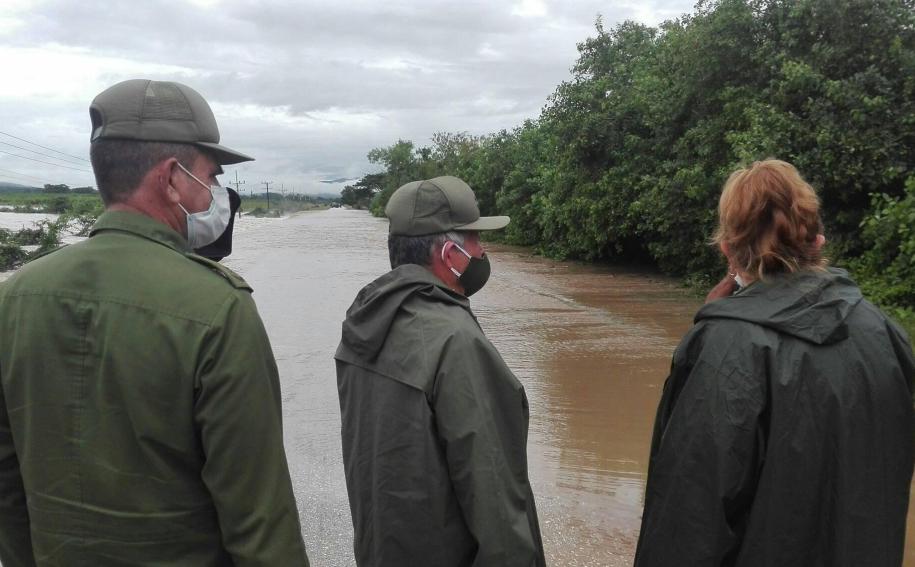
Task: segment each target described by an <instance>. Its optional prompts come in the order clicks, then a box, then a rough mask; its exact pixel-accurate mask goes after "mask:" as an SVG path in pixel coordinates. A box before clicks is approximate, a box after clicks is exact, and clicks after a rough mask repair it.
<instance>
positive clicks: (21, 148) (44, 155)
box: [0, 140, 82, 165]
mask: <svg viewBox="0 0 915 567" xmlns="http://www.w3.org/2000/svg"><path fill="white" fill-rule="evenodd" d="M0 144H3V145H4V146H10V147H12V148H16V149H17V150H25V151H27V152H32V153H33V154H38V155H40V156H43V157H46V158H48V159H56V160H57V161H62V162H64V163H69V164H70V165H82V164H81V163H73V162H72V161H66V160H65V159H64V158H59V157H57V156H51V155H48V154H43V153H41V152H39V151H36V150H32V149H29V148H23V147H22V146H17V145H16V144H10V143H9V142H4V141H2V140H0Z"/></svg>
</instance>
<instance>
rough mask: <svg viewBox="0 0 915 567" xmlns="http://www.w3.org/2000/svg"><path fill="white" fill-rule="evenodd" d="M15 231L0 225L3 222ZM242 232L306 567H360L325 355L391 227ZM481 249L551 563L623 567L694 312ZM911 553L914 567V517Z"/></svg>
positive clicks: (364, 221)
mask: <svg viewBox="0 0 915 567" xmlns="http://www.w3.org/2000/svg"><path fill="white" fill-rule="evenodd" d="M21 221H22V217H21V216H17V215H14V214H13V213H0V224H2V223H3V222H12V223H20V222H21ZM17 226H18V225H17ZM235 227H236V229H235V230H236V237H235V251H234V253H233V255H232V256H231V257H230V258H228V259H227V260H226V261H225V263H226V264H227V265H229V266H230V267H232V268H233V269H235V270H236V271H238V272H239V273H241V274H242V275H243V276H244V277H245V278H246V279H247V280H248V282H249V283H251V285H252V286H253V287H254V290H255V292H254V297H255V299H256V301H257V305H258V309H259V310H260V313H261V316H262V318H263V319H264V322H265V325H266V327H267V331H268V333H269V334H270V340H271V342H272V344H273V349H274V353H275V355H276V359H277V364H278V366H279V370H280V377H281V380H282V388H283V412H284V416H285V443H286V452H287V456H288V458H289V465H290V471H291V474H292V477H293V484H294V487H295V493H296V498H297V500H298V505H299V513H300V516H301V521H302V528H303V532H304V536H305V542H306V545H307V546H308V554H309V556H310V558H311V559H312V564H313V565H315V566H320V567H325V566H326V567H350V566H353V565H354V564H355V562H354V560H353V552H352V537H353V530H352V523H351V519H350V512H349V504H348V502H347V496H346V486H345V483H344V478H343V462H342V454H341V446H340V410H339V405H338V401H337V386H336V376H335V373H334V363H333V353H334V350H335V349H336V347H337V342H338V341H339V338H340V324H341V322H342V321H343V317H344V314H345V312H346V309H347V307H349V305H350V303H351V302H352V300H353V298H354V297H355V295H356V293H357V292H358V291H359V289H361V288H362V286H364V285H365V284H366V283H368V282H370V281H371V280H373V279H374V278H376V277H378V276H379V275H381V274H383V273H385V272H387V271H388V269H389V265H388V260H387V244H386V238H387V222H386V221H384V220H380V219H375V218H372V217H371V216H370V215H368V213H365V212H359V211H344V210H336V209H335V210H329V211H321V212H312V213H305V214H300V215H297V216H294V217H291V218H287V219H256V218H248V217H245V218H242V219H241V220H239V221H237V222H236V224H235ZM488 248H489V252H490V255H491V258H492V263H493V275H492V278H491V280H490V283H489V284H488V285H487V286H486V287H485V288H483V290H482V291H480V292H479V293H478V294H477V295H475V296H474V297H473V299H472V306H473V309H474V311H475V313H476V314H477V315H478V317H479V320H480V324H481V325H482V327H483V329H484V330H485V331H486V333H487V335H488V336H489V338H490V339H491V340H492V342H493V343H494V344H495V345H496V347H497V348H498V349H499V351H500V352H501V353H502V355H503V357H504V358H505V360H506V362H507V363H508V365H509V366H510V367H511V368H512V370H514V372H515V374H516V375H517V376H518V378H519V379H520V380H521V381H522V382H523V383H524V386H525V388H526V389H527V393H528V397H529V399H530V405H531V408H530V409H531V431H530V442H529V447H528V455H529V460H530V469H531V471H530V476H531V483H532V484H533V487H534V493H535V495H536V498H537V506H538V511H539V514H540V522H541V530H542V533H543V540H544V546H545V548H546V553H547V559H548V563H549V564H550V565H552V566H558V567H567V566H568V567H574V566H595V567H597V566H600V567H612V566H617V565H631V563H632V556H633V553H634V550H635V543H636V540H637V538H638V530H639V522H640V517H641V508H642V498H643V490H644V483H645V475H646V471H647V466H648V463H647V458H648V449H649V443H650V439H651V428H652V425H653V423H654V415H655V409H656V407H657V403H658V400H659V398H660V395H661V387H662V385H663V382H664V379H665V378H666V376H667V371H668V368H669V365H670V357H671V354H672V352H673V349H674V347H675V346H676V344H677V343H678V342H679V340H680V337H681V336H682V335H683V334H684V333H685V332H686V331H687V330H688V329H689V327H690V325H691V321H692V316H693V314H694V313H695V311H696V309H697V308H698V307H699V301H698V300H696V299H695V298H694V297H691V296H690V295H688V294H687V293H686V292H685V291H684V290H683V289H682V288H680V287H679V286H678V285H677V283H676V282H675V281H674V280H670V279H668V278H664V277H660V276H658V275H657V274H653V273H651V272H638V271H633V270H622V269H613V268H608V267H600V266H589V265H585V264H577V263H570V262H555V261H552V260H548V259H544V258H540V257H536V256H534V255H532V254H531V253H530V251H529V250H526V249H523V248H515V247H506V246H495V245H492V246H489V247H488ZM6 275H7V274H0V281H2V280H3V279H5V276H6ZM906 543H907V546H906V559H905V563H904V564H905V565H907V566H910V567H915V506H913V505H910V507H909V522H908V538H907V542H906Z"/></svg>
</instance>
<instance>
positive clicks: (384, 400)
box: [335, 264, 544, 567]
mask: <svg viewBox="0 0 915 567" xmlns="http://www.w3.org/2000/svg"><path fill="white" fill-rule="evenodd" d="M335 358H336V360H337V384H338V387H339V393H340V411H341V414H342V420H343V428H342V429H343V431H342V433H343V462H344V468H345V472H346V485H347V489H348V492H349V501H350V508H351V510H352V514H353V526H354V528H355V552H356V562H357V563H358V564H359V565H360V566H361V567H366V566H382V565H384V566H391V567H411V566H427V565H429V566H431V565H434V566H436V567H451V566H454V567H458V566H475V567H480V566H500V567H503V566H504V567H510V566H518V567H522V566H523V567H531V566H541V565H544V558H543V544H542V542H541V540H540V528H539V525H538V522H537V511H536V509H535V507H534V496H533V493H532V492H531V486H530V483H529V482H528V474H527V428H528V404H527V397H526V396H525V394H524V388H523V387H522V386H521V383H520V382H518V380H517V378H515V376H514V375H513V374H512V373H511V371H510V370H509V369H508V367H507V366H506V365H505V362H504V361H503V360H502V357H501V356H499V353H498V352H497V351H496V349H495V347H493V345H492V344H491V343H490V342H489V340H488V339H487V338H486V337H485V336H484V335H483V331H482V330H481V329H480V326H479V325H478V324H477V321H476V318H475V317H474V316H473V313H471V311H470V304H469V302H468V301H467V298H465V297H464V296H462V295H459V294H457V293H454V292H453V291H451V290H449V289H448V288H447V287H445V285H444V284H442V282H441V281H439V280H438V279H437V278H436V277H435V276H434V275H432V274H431V273H430V272H429V271H428V270H426V269H425V268H422V267H420V266H417V265H412V264H411V265H404V266H400V267H398V268H396V269H394V270H392V271H391V272H389V273H388V274H386V275H384V276H382V277H380V278H379V279H377V280H375V281H374V282H372V283H371V284H369V285H368V286H366V287H365V288H364V289H363V290H362V291H361V292H360V293H359V295H358V296H357V297H356V300H355V302H354V303H353V305H352V307H350V309H349V311H348V312H347V318H346V321H345V322H344V323H343V339H342V341H341V343H340V347H339V348H338V350H337V354H336V357H335Z"/></svg>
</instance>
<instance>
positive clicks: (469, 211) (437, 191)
mask: <svg viewBox="0 0 915 567" xmlns="http://www.w3.org/2000/svg"><path fill="white" fill-rule="evenodd" d="M384 214H385V215H386V216H387V217H388V220H390V221H391V226H390V229H389V230H390V233H391V234H396V235H402V236H425V235H427V234H436V233H439V232H448V231H449V230H497V229H500V228H504V227H505V226H506V225H507V224H508V222H509V221H510V220H511V219H509V217H481V216H480V208H479V207H477V199H476V197H475V196H474V194H473V189H471V188H470V185H467V184H466V183H464V182H463V181H461V180H460V179H458V178H457V177H452V176H450V175H445V176H443V177H436V178H434V179H427V180H424V181H413V182H410V183H407V184H406V185H403V186H402V187H400V188H399V189H397V191H394V194H393V195H391V198H390V200H388V206H387V207H385V208H384Z"/></svg>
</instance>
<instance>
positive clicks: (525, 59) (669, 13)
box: [0, 0, 694, 193]
mask: <svg viewBox="0 0 915 567" xmlns="http://www.w3.org/2000/svg"><path fill="white" fill-rule="evenodd" d="M693 3H694V0H626V1H622V0H606V1H604V2H598V1H593V0H564V1H563V0H559V1H552V0H504V1H503V0H489V1H475V0H463V1H460V2H456V1H438V0H384V1H382V0H379V1H347V0H338V1H335V2H329V1H327V2H318V1H315V0H290V1H284V2H278V1H253V0H225V1H220V0H195V1H190V0H187V1H179V0H142V1H119V0H112V1H108V2H76V1H73V0H51V1H46V2H42V1H23V0H0V70H2V73H3V79H2V81H0V132H4V133H6V134H11V135H13V136H17V137H19V138H22V139H25V140H28V141H31V142H36V143H38V144H41V145H43V146H46V147H48V148H51V149H54V150H58V151H61V152H65V153H67V154H71V155H72V156H73V157H71V158H67V159H68V163H69V165H70V166H71V167H72V168H74V169H66V168H62V167H54V166H51V165H46V164H42V163H37V162H35V161H29V160H26V159H23V158H18V157H13V156H10V155H8V154H9V153H17V154H19V155H22V156H28V157H32V158H34V159H39V160H44V161H54V162H55V163H60V162H58V161H57V160H49V159H48V158H47V157H44V156H41V155H38V154H36V153H31V152H26V151H24V150H22V149H17V148H14V147H12V145H18V146H21V147H24V148H31V149H35V150H37V151H39V152H41V153H45V154H48V155H59V154H55V153H53V152H50V151H49V150H44V149H41V148H36V147H35V146H32V145H29V144H25V143H23V142H21V141H18V140H16V139H14V138H10V137H9V136H7V135H2V134H0V181H14V182H21V183H24V184H36V185H40V184H42V183H67V184H68V185H71V186H78V185H93V186H94V185H95V182H94V179H93V177H92V175H91V173H88V170H89V169H90V168H89V164H88V163H87V162H85V161H81V160H80V159H77V158H82V159H88V152H89V143H88V141H89V115H88V107H89V103H90V102H91V100H92V99H93V98H94V97H95V95H96V94H98V93H99V92H100V91H102V90H104V89H105V88H106V87H108V86H110V85H112V84H114V83H116V82H118V81H121V80H125V79H133V78H149V79H156V80H174V81H180V82H183V83H186V84H188V85H190V86H191V87H193V88H195V89H196V90H198V91H199V92H200V93H201V94H203V96H204V97H205V98H206V99H207V100H208V101H209V103H210V105H211V106H212V107H213V110H214V112H215V114H216V118H217V121H218V122H219V129H220V132H221V135H222V143H224V144H226V145H228V146H230V147H232V148H235V149H238V150H239V151H242V152H245V153H248V154H250V155H253V156H254V157H256V158H257V161H255V162H251V163H247V164H240V165H238V166H229V167H227V174H226V175H225V176H224V177H223V178H222V181H223V183H227V182H229V181H234V180H235V174H236V172H237V174H238V177H239V179H241V180H244V181H245V182H246V185H244V186H243V188H247V189H250V188H252V187H253V186H258V187H260V188H261V190H262V189H263V185H260V183H261V182H262V181H273V182H274V183H275V185H273V186H271V190H273V189H274V188H275V189H277V190H278V189H280V187H281V185H282V186H285V189H286V190H287V192H288V191H290V190H293V189H294V190H295V191H296V192H310V193H315V192H322V191H323V192H327V191H330V192H333V191H339V190H340V189H341V188H342V187H343V184H342V183H321V181H322V180H329V179H337V178H350V179H352V178H358V177H361V176H362V175H363V174H364V173H367V172H369V171H374V170H376V169H377V168H376V167H375V166H372V165H371V164H369V163H368V161H367V159H366V154H367V153H368V151H369V150H371V149H372V148H375V147H380V146H388V145H390V144H392V143H394V142H396V141H397V140H398V139H409V140H413V141H414V142H416V143H417V144H418V145H426V144H428V143H429V138H430V137H431V135H432V134H434V133H435V132H443V131H447V132H458V131H468V132H470V133H472V134H486V133H491V132H495V131H498V130H500V129H503V128H507V129H510V128H513V127H515V126H518V125H520V124H521V123H522V122H523V121H524V120H525V119H527V118H535V117H537V116H538V115H539V113H540V109H541V108H542V107H543V105H544V103H545V102H546V99H547V97H548V96H549V95H550V94H551V93H552V92H553V90H554V89H555V88H556V86H557V85H558V84H559V83H560V82H562V81H563V80H565V79H567V78H569V76H570V75H569V69H570V67H571V66H572V65H573V64H574V62H575V60H576V59H577V55H578V52H577V49H576V44H577V43H578V42H581V41H583V40H584V39H586V38H587V37H589V36H592V35H594V22H595V18H596V17H597V16H598V14H600V15H601V16H602V17H603V21H604V24H605V27H607V28H609V27H612V26H614V25H615V24H616V23H618V22H621V21H623V20H627V19H631V20H636V21H639V22H642V23H645V24H648V25H652V26H656V25H657V24H659V23H660V22H662V21H664V20H668V19H672V18H676V17H678V16H680V15H681V14H683V13H687V12H690V11H692V5H693ZM10 144H12V145H10ZM2 152H6V153H2ZM24 176H29V177H24Z"/></svg>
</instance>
